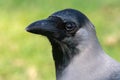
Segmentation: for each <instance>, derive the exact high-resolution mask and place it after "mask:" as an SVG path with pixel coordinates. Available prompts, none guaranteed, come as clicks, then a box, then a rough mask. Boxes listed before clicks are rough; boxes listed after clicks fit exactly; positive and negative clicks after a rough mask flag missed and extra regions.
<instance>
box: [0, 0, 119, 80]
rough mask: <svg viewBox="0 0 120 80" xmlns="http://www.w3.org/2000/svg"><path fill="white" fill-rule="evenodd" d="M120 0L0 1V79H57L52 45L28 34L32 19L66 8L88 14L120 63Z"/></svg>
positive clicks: (110, 52)
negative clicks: (27, 29)
mask: <svg viewBox="0 0 120 80" xmlns="http://www.w3.org/2000/svg"><path fill="white" fill-rule="evenodd" d="M119 3H120V0H99V1H98V0H92V1H89V0H84V1H83V0H71V1H70V0H0V10H1V11H0V80H55V70H54V61H53V59H52V53H51V46H50V43H49V42H48V40H47V39H46V38H45V37H43V36H38V35H34V34H30V33H27V32H26V31H25V27H27V26H28V25H29V24H30V23H31V22H34V21H36V20H39V19H43V18H47V17H48V16H49V15H50V14H52V13H53V12H55V11H57V10H61V9H64V8H74V9H78V10H80V11H82V12H83V13H85V14H86V15H87V16H88V18H89V19H90V20H91V21H92V22H93V24H94V25H95V26H96V30H97V35H98V38H99V40H100V42H101V45H102V46H103V48H104V50H105V51H106V52H107V53H108V54H109V55H110V56H112V57H113V58H114V59H116V60H118V61H119V62H120V53H119V52H120V16H119V14H120V5H119Z"/></svg>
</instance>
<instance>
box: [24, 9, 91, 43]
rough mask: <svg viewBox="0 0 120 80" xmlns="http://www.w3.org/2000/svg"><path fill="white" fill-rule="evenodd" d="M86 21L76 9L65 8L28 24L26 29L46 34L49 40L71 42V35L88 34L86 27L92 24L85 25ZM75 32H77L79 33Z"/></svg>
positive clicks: (87, 21)
mask: <svg viewBox="0 0 120 80" xmlns="http://www.w3.org/2000/svg"><path fill="white" fill-rule="evenodd" d="M86 23H87V24H89V20H88V18H87V17H86V16H85V15H84V14H82V13H81V12H79V11H77V10H73V9H65V10H62V11H58V12H56V13H53V14H52V15H51V16H49V17H48V18H47V19H44V20H40V21H36V22H34V23H32V24H30V25H29V26H28V27H27V28H26V30H27V31H28V32H31V33H35V34H40V35H44V36H47V37H48V39H50V40H51V39H52V40H56V41H61V42H64V43H71V42H73V41H74V40H75V38H72V37H75V36H76V37H77V36H79V37H80V35H81V34H82V35H81V37H82V36H84V35H87V34H89V33H88V31H87V30H88V27H89V30H90V28H93V26H92V27H91V26H86ZM80 29H81V31H80ZM77 32H79V34H78V33H77ZM86 32H87V33H86ZM76 33H77V35H76ZM83 33H84V34H83ZM71 39H74V40H71ZM80 39H82V38H80ZM66 41H67V42H66ZM74 43H75V42H74Z"/></svg>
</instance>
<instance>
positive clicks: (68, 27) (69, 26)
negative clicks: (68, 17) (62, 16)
mask: <svg viewBox="0 0 120 80" xmlns="http://www.w3.org/2000/svg"><path fill="white" fill-rule="evenodd" d="M75 28H76V24H75V23H73V22H66V23H65V29H66V30H67V31H72V30H74V29H75Z"/></svg>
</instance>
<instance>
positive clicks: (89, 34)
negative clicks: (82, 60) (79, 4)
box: [26, 9, 97, 74]
mask: <svg viewBox="0 0 120 80" xmlns="http://www.w3.org/2000/svg"><path fill="white" fill-rule="evenodd" d="M26 30H27V31H28V32H31V33H35V34H40V35H44V36H46V37H47V38H48V39H49V41H50V42H51V45H52V52H53V58H54V60H55V65H56V71H57V74H60V73H61V72H62V71H63V70H64V69H65V67H66V66H68V64H69V63H70V61H71V60H72V58H73V57H74V56H75V55H76V54H79V53H80V52H82V50H85V48H86V46H88V45H89V44H92V43H93V42H95V41H97V40H94V39H96V34H95V29H94V26H93V25H92V23H91V22H90V21H89V20H88V18H87V17H86V16H85V15H84V14H82V13H81V12H79V11H77V10H74V9H65V10H61V11H58V12H55V13H53V14H52V15H50V16H49V17H48V18H47V19H44V20H40V21H36V22H34V23H32V24H30V25H29V26H28V27H27V28H26Z"/></svg>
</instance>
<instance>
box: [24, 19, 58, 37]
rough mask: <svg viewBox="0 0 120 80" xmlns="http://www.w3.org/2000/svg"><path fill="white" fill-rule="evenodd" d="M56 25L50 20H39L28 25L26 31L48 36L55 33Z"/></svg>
mask: <svg viewBox="0 0 120 80" xmlns="http://www.w3.org/2000/svg"><path fill="white" fill-rule="evenodd" d="M56 27H57V24H56V23H55V22H54V21H52V20H48V19H45V20H40V21H36V22H34V23H32V24H30V25H29V26H28V27H27V28H26V31H28V32H30V33H34V34H41V35H45V36H47V35H50V34H52V33H55V32H56V31H57V28H56Z"/></svg>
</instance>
